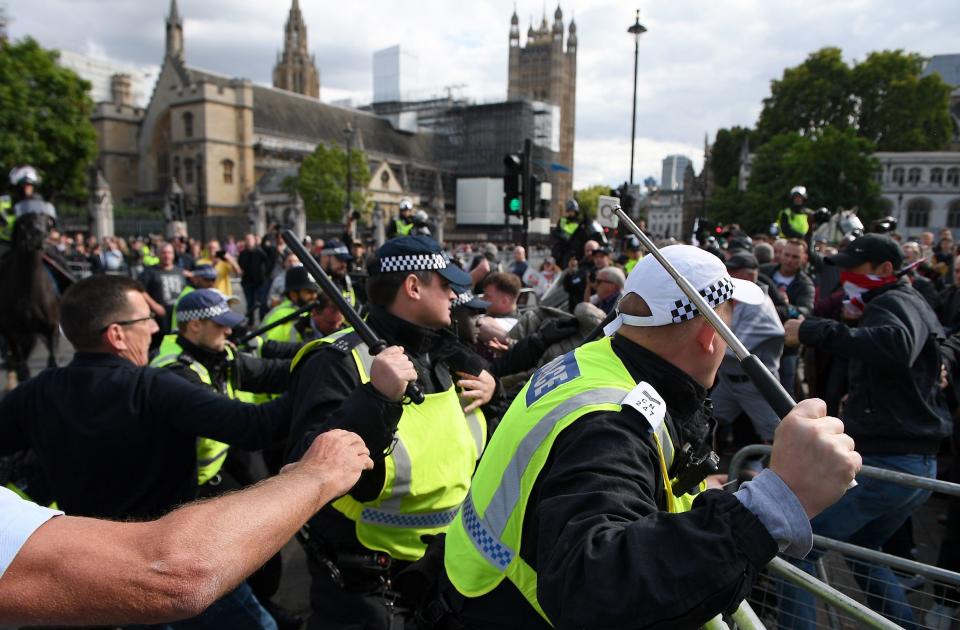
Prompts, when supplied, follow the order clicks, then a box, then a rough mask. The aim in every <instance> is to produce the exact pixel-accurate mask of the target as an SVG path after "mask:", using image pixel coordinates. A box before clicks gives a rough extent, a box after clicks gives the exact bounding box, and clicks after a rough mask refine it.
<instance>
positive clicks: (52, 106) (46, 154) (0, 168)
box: [0, 38, 97, 202]
mask: <svg viewBox="0 0 960 630" xmlns="http://www.w3.org/2000/svg"><path fill="white" fill-rule="evenodd" d="M89 90H90V84H89V83H88V82H86V81H84V80H82V79H81V78H80V77H78V76H77V75H76V74H75V73H73V72H72V71H70V70H67V69H65V68H62V67H60V66H59V65H57V53H56V52H54V51H49V50H45V49H43V48H41V47H40V45H39V44H38V43H37V42H35V41H34V40H32V39H29V38H27V39H24V40H22V41H19V42H16V43H9V42H2V43H0V147H3V150H2V151H0V173H2V175H3V177H4V179H6V174H7V173H9V172H10V169H11V168H13V167H14V166H18V165H21V164H32V165H33V166H34V167H35V168H36V169H37V170H38V171H39V172H40V175H41V176H42V177H43V184H42V185H41V186H40V190H41V192H42V193H43V194H44V196H45V197H47V198H48V199H51V200H54V201H55V200H57V199H64V198H65V199H67V200H72V201H75V202H82V201H83V200H85V199H86V197H87V183H88V171H89V168H90V166H91V165H92V164H93V161H94V159H95V158H96V155H97V144H96V132H95V131H94V129H93V125H92V124H91V123H90V115H91V113H92V112H93V101H92V100H91V99H90V96H89Z"/></svg>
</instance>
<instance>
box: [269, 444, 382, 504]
mask: <svg viewBox="0 0 960 630" xmlns="http://www.w3.org/2000/svg"><path fill="white" fill-rule="evenodd" d="M371 468H373V461H372V460H371V459H370V451H369V450H368V449H367V446H366V444H364V443H363V439H361V438H360V436H359V435H357V434H356V433H351V432H349V431H344V430H342V429H331V430H330V431H327V432H325V433H321V434H320V435H318V436H317V437H316V438H315V439H314V440H313V442H312V443H311V444H310V448H308V449H307V452H306V453H304V454H303V457H301V458H300V461H299V462H296V463H293V464H288V465H287V466H285V467H284V468H283V472H289V471H293V470H296V469H300V470H301V471H310V472H311V473H314V472H315V474H316V475H317V478H318V480H319V481H321V482H322V483H325V484H329V485H330V490H331V492H332V493H333V494H334V495H335V496H340V495H343V494H346V493H347V492H349V491H350V489H351V488H352V487H353V486H354V484H356V483H357V480H358V479H360V473H362V472H363V471H364V470H369V469H371Z"/></svg>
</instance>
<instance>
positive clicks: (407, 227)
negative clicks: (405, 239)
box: [393, 219, 413, 236]
mask: <svg viewBox="0 0 960 630" xmlns="http://www.w3.org/2000/svg"><path fill="white" fill-rule="evenodd" d="M393 224H394V226H396V228H397V236H409V235H410V232H412V231H413V223H407V222H406V221H404V220H403V219H394V220H393Z"/></svg>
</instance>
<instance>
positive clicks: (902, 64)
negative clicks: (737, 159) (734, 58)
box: [757, 48, 952, 151]
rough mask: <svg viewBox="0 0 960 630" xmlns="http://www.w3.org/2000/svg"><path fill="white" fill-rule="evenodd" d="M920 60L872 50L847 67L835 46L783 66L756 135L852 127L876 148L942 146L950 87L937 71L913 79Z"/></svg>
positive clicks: (765, 139) (947, 136) (761, 138)
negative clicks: (864, 58) (801, 60)
mask: <svg viewBox="0 0 960 630" xmlns="http://www.w3.org/2000/svg"><path fill="white" fill-rule="evenodd" d="M922 66H923V59H922V58H921V57H920V56H919V55H916V54H912V53H905V52H904V51H902V50H894V51H882V52H874V53H871V54H870V55H869V56H868V57H867V58H866V60H864V61H862V62H860V63H856V64H854V65H852V66H850V65H848V64H847V63H845V62H844V61H843V57H842V54H841V52H840V49H839V48H823V49H821V50H818V51H816V52H815V53H812V54H811V55H810V56H809V57H807V59H806V61H804V62H803V63H802V64H800V65H799V66H796V67H794V68H787V69H786V70H784V72H783V77H782V78H781V79H780V80H775V81H773V82H772V83H771V86H770V96H769V97H768V98H766V99H764V100H763V110H762V111H761V112H760V118H759V120H758V121H757V139H758V140H759V142H761V143H763V142H768V141H770V140H771V139H772V138H773V137H774V136H776V135H778V134H782V133H791V132H796V133H799V134H801V135H810V134H812V133H815V132H817V131H820V130H823V129H824V128H826V127H834V128H837V129H846V128H853V129H855V130H856V131H857V133H858V134H859V135H860V136H862V137H864V138H867V139H868V140H871V141H872V142H873V143H874V144H875V145H876V146H877V150H878V151H921V150H931V149H940V148H943V147H944V146H945V145H946V144H947V142H948V141H949V139H950V133H951V131H952V127H951V123H950V117H949V112H948V107H949V99H950V88H949V87H948V86H947V85H946V84H945V83H944V82H943V80H942V79H941V78H940V77H939V76H938V75H931V76H928V77H923V78H920V71H921V70H922Z"/></svg>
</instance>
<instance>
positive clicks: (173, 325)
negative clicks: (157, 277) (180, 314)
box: [170, 284, 196, 334]
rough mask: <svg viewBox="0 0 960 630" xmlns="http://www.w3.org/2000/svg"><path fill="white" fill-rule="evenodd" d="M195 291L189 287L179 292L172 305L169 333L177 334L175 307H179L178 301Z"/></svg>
mask: <svg viewBox="0 0 960 630" xmlns="http://www.w3.org/2000/svg"><path fill="white" fill-rule="evenodd" d="M194 291H196V289H194V288H193V287H192V286H191V285H189V284H188V285H187V286H185V287H183V291H181V292H180V295H178V296H177V301H176V302H174V303H173V315H172V316H171V317H170V332H171V333H174V334H176V332H177V307H178V306H179V305H180V300H182V299H183V298H184V297H185V296H187V295H190V294H191V293H193V292H194Z"/></svg>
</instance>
